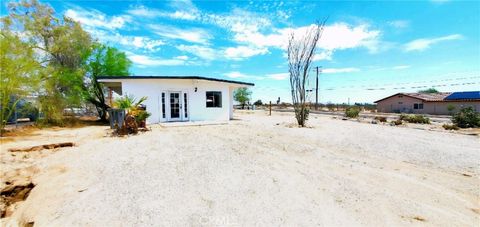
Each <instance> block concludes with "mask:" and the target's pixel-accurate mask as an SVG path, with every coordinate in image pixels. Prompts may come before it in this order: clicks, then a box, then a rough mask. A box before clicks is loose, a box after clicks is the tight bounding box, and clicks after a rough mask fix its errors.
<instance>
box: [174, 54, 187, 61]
mask: <svg viewBox="0 0 480 227" xmlns="http://www.w3.org/2000/svg"><path fill="white" fill-rule="evenodd" d="M175 59H179V60H184V61H186V60H188V59H189V57H188V56H186V55H182V56H177V57H175Z"/></svg>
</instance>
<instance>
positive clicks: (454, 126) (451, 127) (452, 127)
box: [442, 124, 460, 130]
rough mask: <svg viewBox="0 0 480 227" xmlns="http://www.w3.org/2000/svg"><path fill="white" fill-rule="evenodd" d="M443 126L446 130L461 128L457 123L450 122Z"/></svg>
mask: <svg viewBox="0 0 480 227" xmlns="http://www.w3.org/2000/svg"><path fill="white" fill-rule="evenodd" d="M442 127H443V128H444V129H445V130H459V129H460V128H459V127H458V126H456V125H449V124H444V125H442Z"/></svg>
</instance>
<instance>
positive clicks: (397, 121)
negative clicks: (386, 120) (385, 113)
mask: <svg viewBox="0 0 480 227" xmlns="http://www.w3.org/2000/svg"><path fill="white" fill-rule="evenodd" d="M390 124H392V125H401V124H403V121H402V120H400V119H397V120H395V121H391V122H390Z"/></svg>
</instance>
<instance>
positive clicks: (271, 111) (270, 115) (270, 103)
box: [270, 101, 272, 116]
mask: <svg viewBox="0 0 480 227" xmlns="http://www.w3.org/2000/svg"><path fill="white" fill-rule="evenodd" d="M270 116H272V101H270Z"/></svg>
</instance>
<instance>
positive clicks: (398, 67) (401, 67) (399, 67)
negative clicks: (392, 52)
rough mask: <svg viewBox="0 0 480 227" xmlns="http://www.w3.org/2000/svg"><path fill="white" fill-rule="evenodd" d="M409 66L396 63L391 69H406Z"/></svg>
mask: <svg viewBox="0 0 480 227" xmlns="http://www.w3.org/2000/svg"><path fill="white" fill-rule="evenodd" d="M410 67H411V66H410V65H397V66H393V67H392V69H395V70H401V69H408V68H410Z"/></svg>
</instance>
